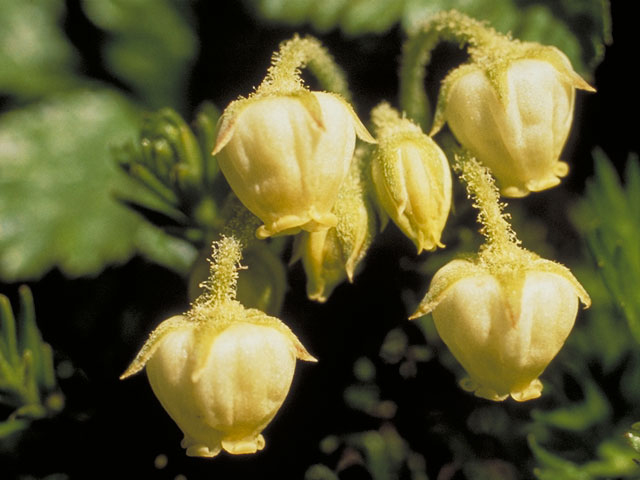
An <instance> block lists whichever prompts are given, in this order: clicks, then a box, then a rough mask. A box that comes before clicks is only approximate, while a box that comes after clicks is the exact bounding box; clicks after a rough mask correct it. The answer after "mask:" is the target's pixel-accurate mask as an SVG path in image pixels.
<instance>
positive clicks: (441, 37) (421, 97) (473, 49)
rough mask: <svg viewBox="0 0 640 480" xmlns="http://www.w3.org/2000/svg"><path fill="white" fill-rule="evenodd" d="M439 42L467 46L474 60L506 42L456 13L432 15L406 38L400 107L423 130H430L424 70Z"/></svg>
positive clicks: (472, 20)
mask: <svg viewBox="0 0 640 480" xmlns="http://www.w3.org/2000/svg"><path fill="white" fill-rule="evenodd" d="M443 41H448V42H453V43H456V44H458V45H459V46H460V48H463V47H465V46H466V47H468V53H469V55H470V56H471V57H472V58H473V59H474V61H480V60H481V58H482V56H483V55H485V54H486V52H488V51H492V50H493V49H495V48H496V47H498V45H499V44H500V45H501V44H503V43H504V42H505V41H509V39H508V37H505V36H504V35H501V34H499V33H497V32H496V31H495V30H493V29H492V28H490V27H487V26H486V25H485V24H483V23H482V22H479V21H477V20H474V19H473V18H470V17H467V16H466V15H464V14H462V13H460V12H458V11H456V10H450V11H446V12H440V13H438V14H436V15H434V16H433V17H431V18H430V19H429V20H428V21H426V22H425V23H424V24H422V25H421V26H420V27H419V28H417V29H416V30H415V31H414V32H413V33H412V34H411V35H410V36H409V38H408V39H407V42H406V43H405V45H404V48H403V50H402V62H401V67H400V105H401V107H402V109H403V110H404V111H405V112H406V113H407V115H408V116H409V117H410V118H412V119H413V120H415V121H416V122H417V123H418V124H419V125H420V126H421V127H422V129H423V130H424V131H429V130H430V128H429V127H430V123H431V108H430V106H429V99H428V97H427V93H426V91H425V86H424V85H425V77H426V68H427V66H428V64H429V62H430V61H431V52H432V51H433V49H434V48H435V47H436V46H437V45H438V44H439V43H440V42H443Z"/></svg>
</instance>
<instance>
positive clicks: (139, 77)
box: [83, 0, 197, 108]
mask: <svg viewBox="0 0 640 480" xmlns="http://www.w3.org/2000/svg"><path fill="white" fill-rule="evenodd" d="M83 7H84V10H85V13H86V14H87V16H88V17H89V19H90V20H91V21H92V22H93V23H95V24H96V25H97V26H98V27H100V28H101V29H103V30H105V31H106V32H108V34H109V36H108V38H109V40H108V41H107V42H106V43H105V45H104V56H105V60H106V63H107V66H108V68H109V69H110V70H111V71H112V72H113V73H114V74H115V75H116V76H117V77H119V78H120V79H121V80H122V81H124V82H125V83H127V84H129V85H130V86H131V87H132V88H133V89H134V90H135V91H136V93H137V94H138V95H139V97H140V98H142V99H143V100H144V101H145V102H146V105H147V106H149V107H151V108H160V107H166V106H172V107H175V108H180V107H182V106H183V102H184V100H185V98H186V87H187V82H186V80H187V75H188V73H189V71H190V66H191V64H192V63H193V61H194V58H195V55H196V53H197V41H196V37H195V35H194V33H193V31H192V29H191V26H190V25H189V22H188V21H187V19H186V18H184V15H183V13H184V12H185V11H187V12H188V9H187V7H188V2H181V1H172V0H83Z"/></svg>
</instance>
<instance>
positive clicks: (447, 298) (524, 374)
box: [412, 253, 590, 401]
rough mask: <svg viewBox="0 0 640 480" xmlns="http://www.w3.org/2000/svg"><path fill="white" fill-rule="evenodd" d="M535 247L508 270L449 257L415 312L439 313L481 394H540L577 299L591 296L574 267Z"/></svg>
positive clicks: (468, 383)
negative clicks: (542, 379) (545, 257)
mask: <svg viewBox="0 0 640 480" xmlns="http://www.w3.org/2000/svg"><path fill="white" fill-rule="evenodd" d="M529 255H530V257H529V258H528V261H527V263H526V265H520V266H516V265H510V266H504V268H503V269H501V270H500V269H498V270H496V269H495V268H492V267H490V266H487V265H486V264H483V263H482V262H473V261H469V260H454V261H452V262H450V263H448V264H447V265H445V266H444V267H443V268H441V269H440V270H439V271H438V272H437V273H436V274H435V276H434V277H433V280H432V282H431V286H430V287H429V292H428V293H427V295H426V297H425V298H424V300H423V301H422V303H421V304H420V307H419V308H418V310H417V311H416V313H414V315H413V316H412V318H415V317H418V316H421V315H424V314H427V313H430V312H432V313H433V319H434V322H435V325H436V329H437V331H438V333H439V335H440V337H441V338H442V340H443V341H444V343H445V344H446V345H447V346H448V347H449V350H451V353H453V355H454V356H455V357H456V359H457V360H458V361H459V362H460V364H461V365H462V366H463V367H464V369H465V370H466V371H467V373H468V375H469V377H468V378H465V379H464V380H462V381H461V386H462V388H464V389H465V390H468V391H472V392H474V393H475V395H477V396H479V397H483V398H487V399H489V400H504V399H505V398H507V397H508V396H509V395H510V396H511V397H512V398H514V399H515V400H518V401H525V400H530V399H533V398H537V397H539V396H540V393H541V391H542V383H541V382H540V380H539V379H538V377H539V376H540V374H541V373H542V372H543V371H544V369H545V368H546V366H547V365H548V364H549V362H550V361H551V360H552V359H553V357H555V355H556V354H557V353H558V351H559V350H560V348H561V347H562V345H563V344H564V342H565V340H566V338H567V336H568V335H569V332H570V331H571V329H572V327H573V324H574V322H575V319H576V314H577V310H578V300H581V301H582V303H584V304H585V306H587V307H588V306H589V304H590V299H589V296H588V294H587V293H586V292H585V291H584V289H583V288H582V286H581V285H580V284H579V283H578V281H577V280H576V279H575V278H574V277H573V275H572V274H571V272H570V271H569V270H568V269H566V268H565V267H563V266H561V265H559V264H557V263H554V262H551V261H548V260H543V259H540V258H539V257H537V256H534V255H533V254H531V253H529Z"/></svg>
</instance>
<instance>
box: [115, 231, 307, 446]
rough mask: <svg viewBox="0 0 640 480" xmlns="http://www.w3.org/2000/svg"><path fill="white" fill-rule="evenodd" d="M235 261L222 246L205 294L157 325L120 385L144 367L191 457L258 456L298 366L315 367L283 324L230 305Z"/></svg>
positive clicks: (226, 241)
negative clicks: (265, 432)
mask: <svg viewBox="0 0 640 480" xmlns="http://www.w3.org/2000/svg"><path fill="white" fill-rule="evenodd" d="M239 260H240V247H239V244H238V243H237V241H236V240H234V239H232V238H223V240H221V241H220V242H219V243H218V244H217V246H216V249H215V250H214V262H213V263H212V267H211V271H212V277H211V280H210V282H209V284H208V285H205V286H206V288H207V291H206V292H205V293H204V294H203V296H201V297H199V298H198V300H196V302H195V303H194V304H193V307H192V309H191V310H189V312H187V313H186V314H185V315H178V316H174V317H171V318H169V319H168V320H165V321H164V322H162V323H161V324H160V325H159V326H158V328H156V330H154V332H153V333H152V334H151V336H150V337H149V340H148V341H147V342H146V343H145V345H144V346H143V347H142V349H141V350H140V352H139V353H138V355H137V357H136V358H135V360H134V361H133V363H132V364H131V366H130V367H129V368H128V369H127V371H126V372H125V373H124V374H123V375H122V377H121V378H126V377H128V376H130V375H133V374H134V373H136V372H138V371H140V370H142V369H143V368H145V367H146V371H147V376H148V378H149V383H150V384H151V387H152V389H153V391H154V393H155V394H156V396H157V397H158V400H159V401H160V403H161V404H162V406H163V407H164V408H165V410H166V411H167V413H168V414H169V415H170V416H171V418H173V420H174V421H175V422H176V424H177V425H178V426H179V427H180V429H181V430H182V432H183V434H184V439H183V440H182V443H181V444H182V446H183V447H184V448H186V450H187V455H190V456H201V457H213V456H215V455H217V454H218V453H219V452H220V451H221V450H225V451H227V452H229V453H232V454H243V453H254V452H256V451H258V450H261V449H262V448H263V447H264V444H265V441H264V437H263V436H262V433H261V432H262V430H263V429H264V428H265V427H266V426H267V424H268V423H269V422H270V421H271V420H272V419H273V417H274V416H275V414H276V413H277V412H278V410H279V408H280V407H281V405H282V403H283V402H284V400H285V398H286V396H287V393H288V391H289V387H290V385H291V381H292V378H293V373H294V369H295V363H296V359H297V358H298V359H301V360H306V361H315V359H314V358H313V357H312V356H311V355H310V354H309V353H308V352H307V350H306V349H305V348H304V347H303V346H302V344H301V343H300V341H299V340H298V338H297V337H296V336H295V335H294V334H293V333H292V332H291V330H289V328H287V326H286V325H284V323H282V322H281V321H280V320H278V319H277V318H275V317H271V316H269V315H266V314H265V313H263V312H262V311H260V310H256V309H246V308H245V307H243V306H242V304H240V303H239V302H238V301H237V300H235V289H236V278H237V268H238V262H239Z"/></svg>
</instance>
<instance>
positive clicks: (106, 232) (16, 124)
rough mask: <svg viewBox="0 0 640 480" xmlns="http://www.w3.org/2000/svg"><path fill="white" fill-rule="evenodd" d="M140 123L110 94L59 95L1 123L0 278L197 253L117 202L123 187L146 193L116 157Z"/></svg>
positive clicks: (89, 270)
mask: <svg viewBox="0 0 640 480" xmlns="http://www.w3.org/2000/svg"><path fill="white" fill-rule="evenodd" d="M138 121H139V115H138V112H137V110H136V109H135V108H134V107H133V106H132V105H131V104H130V103H129V102H128V101H127V100H126V99H125V98H124V97H122V96H120V95H118V94H116V93H115V92H112V91H106V90H81V91H75V92H73V93H67V94H64V95H58V96H57V97H55V99H50V100H48V101H43V102H41V103H38V104H35V105H32V106H29V107H28V108H25V109H22V110H16V111H13V112H10V113H7V114H5V115H4V116H3V117H0V279H2V280H5V281H11V282H14V281H19V280H27V279H36V278H38V277H40V276H42V275H43V274H44V273H46V272H47V271H48V270H50V269H51V268H54V267H57V268H59V269H60V270H61V271H62V272H63V273H65V274H66V275H69V276H80V275H91V274H96V273H98V272H99V271H100V270H102V269H103V268H104V267H105V265H108V264H112V263H121V262H124V261H126V260H127V259H129V258H130V257H131V256H132V255H133V254H134V253H135V252H136V251H137V250H139V249H143V250H144V251H145V252H152V253H153V252H155V254H160V255H162V258H160V261H161V263H164V264H167V263H168V264H169V265H170V266H173V267H174V268H176V269H180V268H186V265H187V264H188V262H189V260H188V259H185V258H187V257H189V255H191V258H192V256H193V252H192V251H185V250H189V249H188V248H187V247H183V246H179V248H178V250H176V249H174V248H171V246H176V244H175V243H173V244H168V243H167V242H175V240H169V239H168V238H167V237H166V236H164V235H161V234H160V232H159V231H158V230H155V229H153V228H152V227H151V226H149V225H147V224H146V223H143V222H142V220H141V219H140V218H138V217H137V216H136V215H134V214H133V213H132V212H130V211H128V210H127V209H126V208H125V207H124V206H122V205H120V204H118V203H117V202H115V201H114V200H113V199H112V197H111V192H112V191H113V190H114V189H115V188H116V187H117V188H118V189H119V190H125V191H127V190H130V191H134V190H132V189H133V188H138V187H137V186H134V185H133V183H132V182H130V180H128V179H127V178H126V176H125V175H124V174H123V173H121V172H120V171H118V170H117V168H116V166H115V165H114V162H113V161H112V159H111V156H110V152H109V147H110V146H111V145H113V144H115V143H119V142H122V141H123V140H125V139H128V138H132V137H134V136H135V135H136V133H137V129H138ZM180 248H183V250H182V251H181V250H180ZM181 259H183V260H181Z"/></svg>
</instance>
